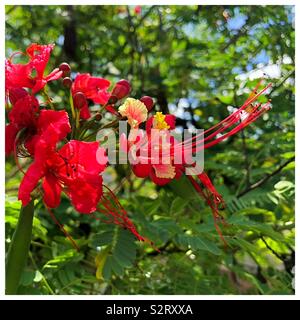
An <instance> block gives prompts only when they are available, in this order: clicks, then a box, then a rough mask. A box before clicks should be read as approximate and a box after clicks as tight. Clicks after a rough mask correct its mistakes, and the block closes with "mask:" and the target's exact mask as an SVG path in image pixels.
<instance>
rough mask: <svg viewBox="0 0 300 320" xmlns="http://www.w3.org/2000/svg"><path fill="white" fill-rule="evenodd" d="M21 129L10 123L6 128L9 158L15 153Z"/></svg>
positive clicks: (6, 152) (6, 150)
mask: <svg viewBox="0 0 300 320" xmlns="http://www.w3.org/2000/svg"><path fill="white" fill-rule="evenodd" d="M18 132H19V128H18V127H17V126H16V125H14V124H12V123H10V124H8V125H6V127H5V154H6V155H7V156H8V155H10V154H11V153H12V152H13V151H14V145H15V140H16V136H17V133H18Z"/></svg>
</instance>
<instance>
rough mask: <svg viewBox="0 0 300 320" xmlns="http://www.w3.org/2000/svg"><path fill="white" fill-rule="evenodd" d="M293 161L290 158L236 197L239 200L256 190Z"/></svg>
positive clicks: (293, 158) (293, 159)
mask: <svg viewBox="0 0 300 320" xmlns="http://www.w3.org/2000/svg"><path fill="white" fill-rule="evenodd" d="M293 161H295V157H292V158H290V159H288V160H287V161H286V162H284V163H283V164H282V165H281V166H279V167H278V168H277V169H276V170H274V171H273V172H271V173H269V174H267V175H266V176H265V177H264V178H262V179H260V180H259V181H257V182H255V183H253V184H252V185H251V186H249V187H248V188H246V189H245V190H244V191H242V192H240V193H239V194H238V195H237V198H240V197H241V196H243V195H245V194H246V193H248V192H250V191H252V190H253V189H256V188H258V187H260V186H261V185H263V184H264V183H265V182H267V181H268V180H269V179H270V178H272V177H273V176H275V175H276V174H277V173H279V172H280V171H281V170H282V169H283V168H285V167H286V166H287V165H288V164H289V163H291V162H293Z"/></svg>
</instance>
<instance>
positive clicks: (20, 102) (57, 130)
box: [5, 89, 71, 155]
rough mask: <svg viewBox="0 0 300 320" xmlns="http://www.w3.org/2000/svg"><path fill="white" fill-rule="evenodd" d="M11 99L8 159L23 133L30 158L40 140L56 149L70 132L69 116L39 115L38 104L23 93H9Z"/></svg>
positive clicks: (7, 134) (60, 113)
mask: <svg viewBox="0 0 300 320" xmlns="http://www.w3.org/2000/svg"><path fill="white" fill-rule="evenodd" d="M9 99H10V100H11V102H12V103H13V107H12V110H11V111H10V112H9V114H8V118H9V120H10V123H9V124H8V125H6V128H5V153H6V155H9V154H10V153H11V152H13V151H14V148H15V143H16V136H17V134H18V132H19V131H20V130H22V129H23V130H24V133H23V135H22V142H23V143H24V145H25V147H26V148H27V151H28V152H29V153H30V154H31V155H33V154H34V149H35V144H36V143H37V141H38V140H39V139H43V140H45V141H46V142H47V143H49V144H51V145H52V146H55V145H56V143H57V142H58V141H60V140H62V139H63V138H65V137H66V136H67V134H68V133H69V132H70V131H71V128H70V124H69V117H68V114H67V112H65V111H53V110H41V111H40V108H39V102H38V100H37V99H36V98H35V97H33V96H31V95H30V94H29V93H28V92H26V91H25V90H24V89H12V90H10V91H9Z"/></svg>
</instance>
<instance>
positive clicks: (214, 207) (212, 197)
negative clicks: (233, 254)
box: [187, 173, 227, 247]
mask: <svg viewBox="0 0 300 320" xmlns="http://www.w3.org/2000/svg"><path fill="white" fill-rule="evenodd" d="M187 177H188V179H189V180H190V181H191V183H192V185H193V187H194V188H195V190H196V192H197V193H199V194H200V195H201V196H202V197H203V198H204V199H205V200H206V203H207V204H208V205H209V207H210V208H211V211H212V214H213V219H214V225H215V228H216V231H217V233H218V235H219V237H220V239H221V240H222V241H223V243H224V245H225V246H226V247H227V242H226V240H225V239H224V237H223V234H222V231H221V229H220V227H219V225H218V222H219V220H220V219H221V221H222V222H223V221H224V220H223V217H221V216H220V213H219V209H218V206H219V204H220V203H221V204H222V205H224V201H223V199H222V197H221V196H220V194H219V193H218V192H217V191H216V189H215V187H214V186H213V184H212V182H211V181H210V179H209V178H208V176H207V175H206V174H205V173H202V174H200V175H198V178H199V179H200V181H201V182H202V184H203V185H204V186H205V187H206V188H207V191H208V192H206V193H205V192H204V190H202V188H201V187H200V185H199V184H198V183H197V182H196V180H195V179H194V178H193V177H192V176H187Z"/></svg>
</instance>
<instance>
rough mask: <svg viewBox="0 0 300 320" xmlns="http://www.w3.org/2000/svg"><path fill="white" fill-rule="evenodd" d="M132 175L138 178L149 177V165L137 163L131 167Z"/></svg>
mask: <svg viewBox="0 0 300 320" xmlns="http://www.w3.org/2000/svg"><path fill="white" fill-rule="evenodd" d="M132 171H133V173H134V174H135V175H136V176H137V177H139V178H146V177H148V176H149V175H150V172H151V165H150V164H142V163H138V164H135V165H133V166H132Z"/></svg>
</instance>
